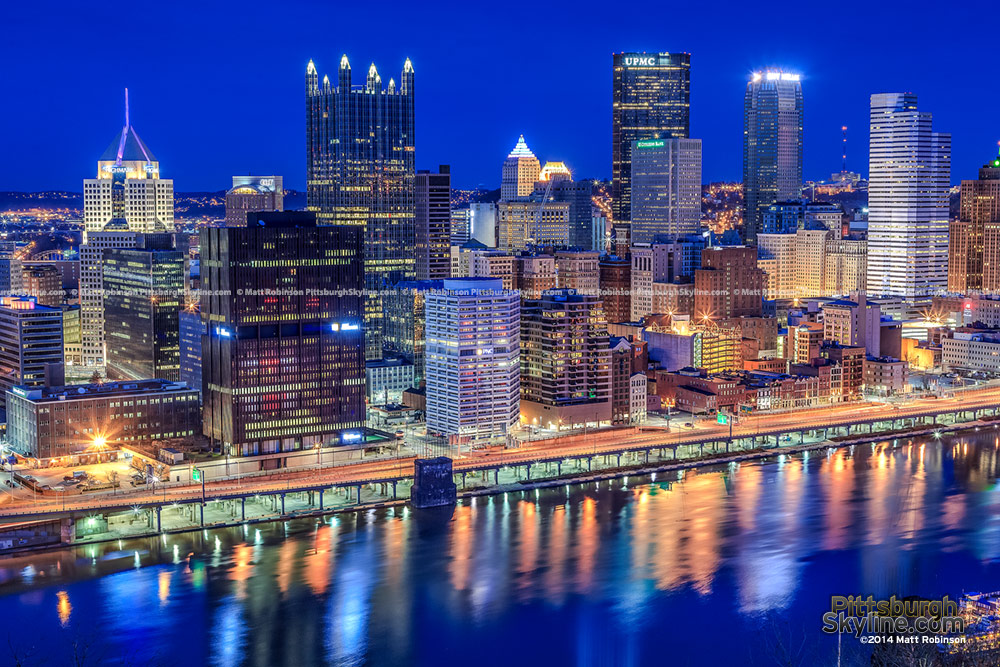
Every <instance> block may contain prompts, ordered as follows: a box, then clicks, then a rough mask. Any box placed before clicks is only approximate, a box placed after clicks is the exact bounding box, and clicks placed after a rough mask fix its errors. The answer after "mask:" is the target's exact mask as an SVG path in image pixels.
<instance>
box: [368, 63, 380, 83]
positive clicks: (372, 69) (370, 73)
mask: <svg viewBox="0 0 1000 667" xmlns="http://www.w3.org/2000/svg"><path fill="white" fill-rule="evenodd" d="M368 76H369V77H370V78H372V79H374V78H375V77H377V76H378V70H377V69H375V63H372V65H371V67H369V68H368Z"/></svg>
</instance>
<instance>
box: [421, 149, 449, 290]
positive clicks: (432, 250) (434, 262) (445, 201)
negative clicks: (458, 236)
mask: <svg viewBox="0 0 1000 667" xmlns="http://www.w3.org/2000/svg"><path fill="white" fill-rule="evenodd" d="M414 192H415V194H414V201H415V204H416V206H415V224H416V228H417V229H416V255H417V260H416V274H417V280H441V279H443V278H450V277H451V216H452V211H451V169H450V168H449V166H448V165H446V164H443V165H441V166H440V167H439V168H438V173H436V174H432V173H431V172H429V171H418V172H417V176H416V181H415V186H414Z"/></svg>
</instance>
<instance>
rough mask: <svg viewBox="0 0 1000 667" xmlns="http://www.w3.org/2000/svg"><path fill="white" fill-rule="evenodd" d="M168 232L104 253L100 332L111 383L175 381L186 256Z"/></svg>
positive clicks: (178, 374)
mask: <svg viewBox="0 0 1000 667" xmlns="http://www.w3.org/2000/svg"><path fill="white" fill-rule="evenodd" d="M171 236H172V235H170V234H149V235H145V237H144V244H143V247H140V248H114V249H110V250H107V251H106V252H105V253H104V261H103V270H104V290H105V296H104V331H105V349H106V351H107V374H108V377H109V378H110V379H112V380H143V379H150V378H159V379H162V380H167V381H169V382H178V381H180V370H181V362H180V328H179V327H180V320H179V315H180V311H181V309H182V308H183V306H184V304H183V302H182V300H183V298H184V274H185V267H186V266H187V261H186V253H185V252H184V251H183V250H177V249H174V247H173V239H172V238H171Z"/></svg>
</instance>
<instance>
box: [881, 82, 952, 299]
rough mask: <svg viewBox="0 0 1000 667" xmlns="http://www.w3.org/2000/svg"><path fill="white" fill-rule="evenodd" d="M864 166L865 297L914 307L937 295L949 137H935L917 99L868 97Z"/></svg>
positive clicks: (943, 254)
mask: <svg viewBox="0 0 1000 667" xmlns="http://www.w3.org/2000/svg"><path fill="white" fill-rule="evenodd" d="M868 165H869V172H870V176H869V179H868V284H867V291H868V293H869V294H873V295H876V294H877V295H893V296H902V297H904V298H906V299H910V300H913V299H922V298H930V297H931V296H933V295H934V294H936V293H938V292H943V291H944V290H945V288H946V287H947V285H948V275H947V273H948V190H949V188H950V185H951V183H950V179H951V135H950V134H942V133H939V132H934V131H933V128H932V118H931V114H930V113H928V112H926V111H919V110H918V109H917V96H916V95H913V94H911V93H883V94H876V95H872V97H871V133H870V139H869V158H868Z"/></svg>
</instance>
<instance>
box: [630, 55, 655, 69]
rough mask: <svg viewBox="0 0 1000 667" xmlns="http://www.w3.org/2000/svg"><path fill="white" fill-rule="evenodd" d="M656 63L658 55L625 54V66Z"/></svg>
mask: <svg viewBox="0 0 1000 667" xmlns="http://www.w3.org/2000/svg"><path fill="white" fill-rule="evenodd" d="M655 64H656V56H625V67H639V66H644V65H645V66H649V65H655Z"/></svg>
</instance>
